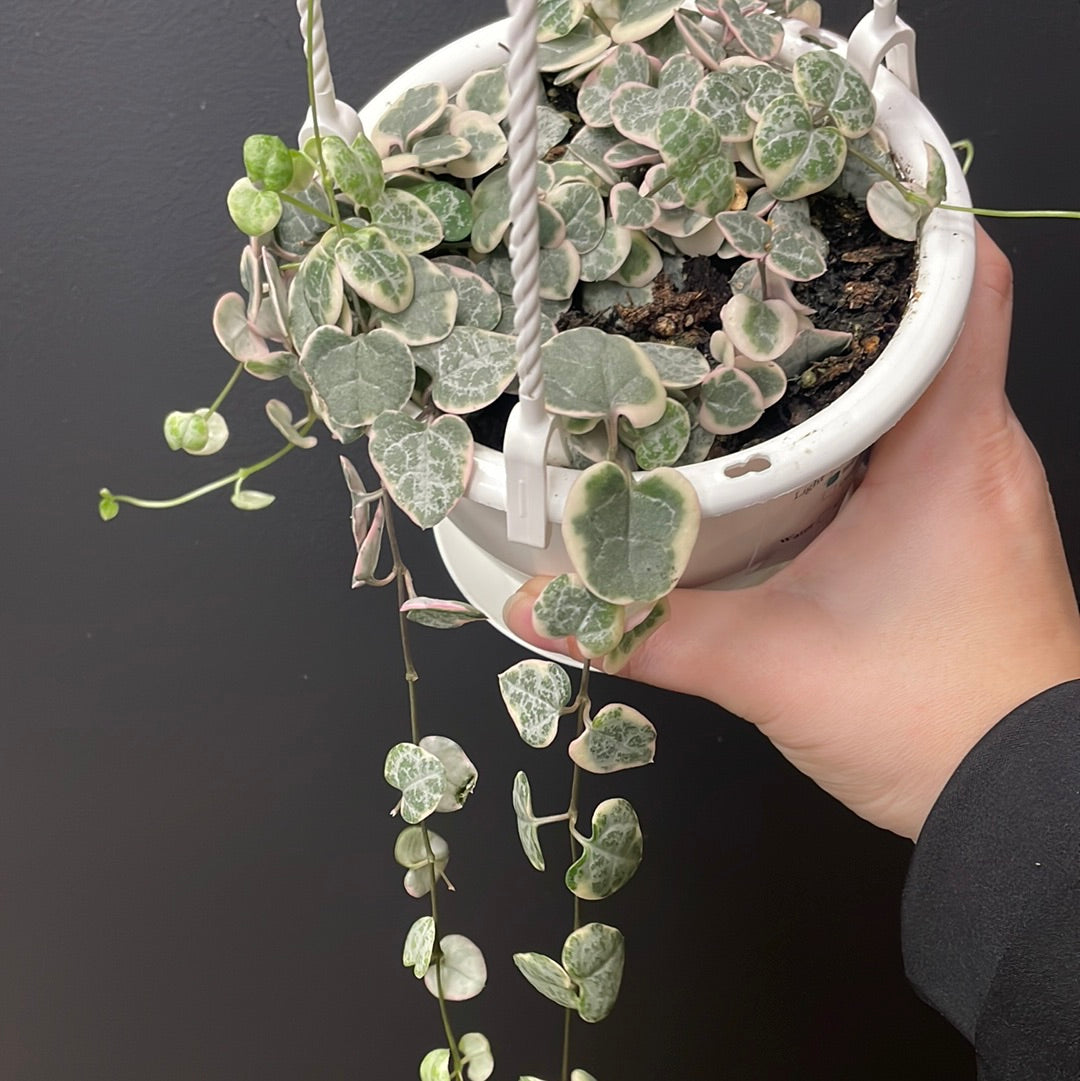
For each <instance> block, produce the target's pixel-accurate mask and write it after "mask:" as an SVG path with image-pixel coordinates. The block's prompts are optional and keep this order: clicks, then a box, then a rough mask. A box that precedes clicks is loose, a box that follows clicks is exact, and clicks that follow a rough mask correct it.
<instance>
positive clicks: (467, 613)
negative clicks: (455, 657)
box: [401, 597, 487, 631]
mask: <svg viewBox="0 0 1080 1081" xmlns="http://www.w3.org/2000/svg"><path fill="white" fill-rule="evenodd" d="M401 611H402V612H404V613H405V618H406V619H408V620H409V621H410V622H412V623H419V624H420V625H421V626H423V627H434V628H435V629H436V630H440V631H442V630H452V629H454V628H456V627H464V626H465V624H466V623H476V622H478V621H480V620H486V619H487V616H486V615H484V613H483V612H481V611H480V609H479V608H474V607H473V606H472V605H471V604H466V603H465V602H464V601H444V600H439V599H437V598H435V597H412V598H410V599H409V600H407V601H406V602H405V603H404V604H403V605H402V606H401Z"/></svg>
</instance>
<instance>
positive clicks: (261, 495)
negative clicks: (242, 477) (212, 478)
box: [229, 488, 277, 510]
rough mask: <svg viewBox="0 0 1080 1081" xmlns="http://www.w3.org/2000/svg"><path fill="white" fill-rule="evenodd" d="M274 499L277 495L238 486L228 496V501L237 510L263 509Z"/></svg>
mask: <svg viewBox="0 0 1080 1081" xmlns="http://www.w3.org/2000/svg"><path fill="white" fill-rule="evenodd" d="M275 499H277V496H275V495H271V494H270V493H269V492H257V491H255V490H254V489H253V488H238V489H236V490H235V491H234V492H233V494H232V495H231V496H229V502H230V503H232V505H233V506H234V507H235V508H236V509H237V510H263V509H265V508H266V507H269V506H270V504H271V503H273V502H274V500H275Z"/></svg>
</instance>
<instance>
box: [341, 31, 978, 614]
mask: <svg viewBox="0 0 1080 1081" xmlns="http://www.w3.org/2000/svg"><path fill="white" fill-rule="evenodd" d="M506 31H507V20H502V21H500V22H497V23H493V24H492V25H490V26H487V27H484V28H482V29H480V30H477V31H475V32H474V33H471V34H468V35H466V36H464V37H462V38H459V39H458V40H457V41H454V42H452V43H451V44H449V45H447V46H445V47H444V48H442V49H440V50H439V51H438V52H435V53H433V54H431V55H430V56H428V57H427V58H426V59H424V60H422V61H420V62H419V63H417V64H415V65H414V66H413V67H411V68H409V69H408V71H406V72H404V73H403V74H402V75H401V76H399V77H398V78H397V79H395V80H394V81H393V82H392V83H390V84H389V86H387V87H385V88H384V89H383V90H382V91H381V92H380V93H378V94H376V95H375V97H374V98H373V99H372V100H371V101H370V102H369V103H368V105H367V106H366V107H365V108H364V109H363V110H361V114H360V115H361V119H362V121H363V123H364V127H365V128H366V129H370V128H371V127H372V126H373V125H374V123H375V121H376V120H377V119H378V117H379V116H380V115H381V113H382V112H383V111H384V109H385V108H386V107H387V106H388V105H389V104H391V103H392V102H393V101H394V100H395V99H396V98H397V97H398V96H400V94H402V93H403V92H404V91H405V90H406V89H408V88H409V87H411V86H414V85H416V84H418V83H423V82H431V81H439V82H443V83H445V84H446V85H447V87H448V88H449V89H450V90H451V91H454V90H456V89H457V88H458V87H459V86H460V85H461V84H462V83H463V82H464V81H465V79H466V78H467V77H468V76H469V75H470V74H472V73H473V72H475V71H478V70H481V69H483V68H486V67H494V66H497V65H499V64H502V63H504V62H505V60H506V51H505V48H504V47H503V45H502V43H503V42H505V40H506ZM818 36H819V37H822V38H825V39H827V40H829V41H830V42H832V43H834V44H835V46H836V47H837V49H838V50H839V51H841V52H844V51H845V49H846V42H845V40H844V39H843V38H840V37H837V36H836V35H832V34H828V33H825V32H819V33H818ZM810 48H812V46H811V45H809V44H808V43H807V42H805V41H803V40H802V39H801V38H799V37H798V36H797V35H796V34H795V33H794V32H793V31H792V30H791V29H789V31H788V35H787V38H786V41H785V45H784V50H783V53H782V54H781V56H782V59H784V60H785V61H786V62H788V63H790V62H792V61H793V60H794V59H795V57H796V56H798V55H799V53H800V52H804V51H807V50H808V49H810ZM874 94H875V97H876V98H877V101H878V124H879V125H880V127H881V128H882V129H883V130H884V131H885V133H886V135H887V136H888V139H889V141H890V143H891V146H892V149H893V153H894V155H895V157H896V159H897V160H898V162H899V164H900V166H901V168H902V169H903V171H904V172H905V173H906V174H907V175H909V176H911V177H912V178H913V179H915V180H916V181H921V180H923V179H925V168H926V165H925V162H926V154H925V150H924V147H923V144H924V142H925V143H930V144H931V145H933V146H934V147H935V148H936V149H937V150H938V152H939V153H940V154H941V156H942V158H943V159H944V161H945V164H946V169H947V175H948V185H947V194H946V201H947V202H949V203H952V204H956V205H970V196H969V194H968V190H967V184H966V183H965V180H964V176H963V173H962V171H961V169H960V166H959V163H958V162H957V160H956V157H955V155H954V153H953V151H952V150H951V148H950V146H949V140H948V139H947V138H946V136H945V134H944V133H943V132H942V130H941V129H940V127H939V126H938V125H937V123H936V122H935V120H934V119H933V117H932V116H931V115H930V113H929V112H928V111H927V109H926V107H925V106H924V105H923V104H922V102H921V101H920V100H919V99H918V97H917V96H916V95H915V94H914V93H912V92H911V91H910V90H908V88H907V87H906V86H905V84H904V83H903V82H902V81H901V80H900V79H899V78H898V77H897V76H896V75H893V74H892V73H891V72H889V71H886V70H884V69H881V70H879V71H878V73H877V77H876V80H875V84H874ZM974 263H975V230H974V222H973V219H972V217H971V215H968V214H963V213H958V212H955V211H944V210H940V209H939V210H935V211H934V212H933V213H932V215H931V216H930V218H929V220H928V221H927V222H926V223H925V225H924V227H923V230H922V234H921V238H920V241H919V246H918V257H917V271H916V275H917V276H916V282H915V288H914V293H913V296H912V299H911V302H910V303H909V305H908V308H907V310H906V313H905V315H904V318H903V320H902V321H901V323H900V326H899V328H898V329H897V331H896V333H895V335H894V336H893V338H892V340H891V341H890V342H889V344H888V346H887V347H886V348H885V349H884V350H883V351H882V353H881V355H880V356H879V357H878V359H877V360H876V361H875V362H874V364H873V365H872V367H871V368H870V369H869V370H868V371H867V372H866V373H865V374H864V375H863V376H862V377H861V378H860V379H859V380H858V382H857V383H856V384H855V385H854V386H853V387H852V388H851V389H850V390H848V391H847V392H846V393H844V394H843V395H842V396H841V397H840V398H838V399H837V400H836V401H835V402H833V403H832V404H831V405H829V406H827V407H826V408H824V409H822V410H821V411H820V412H819V413H817V414H816V415H815V416H813V417H812V418H810V419H809V420H807V421H805V422H804V423H802V424H800V425H798V426H797V427H795V428H793V429H791V430H790V431H788V432H785V433H784V434H782V435H778V436H775V437H774V438H772V439H769V440H767V441H765V442H763V443H760V444H758V445H757V446H755V447H753V448H751V449H748V450H744V451H740V452H737V453H734V454H730V455H727V456H726V457H722V458H717V459H713V460H710V461H707V462H703V463H700V464H698V465H691V466H685V467H683V469H682V471H683V473H684V474H685V476H686V477H687V479H688V480H689V481H690V482H691V483H692V484H693V486H694V488H695V490H696V492H697V495H698V498H699V500H700V502H701V509H702V522H701V531H700V534H699V537H698V541H697V546H696V548H695V550H694V553H693V555H692V557H691V560H690V564H689V566H688V568H687V571H686V574H685V575H684V577H683V579H682V584H684V585H689V586H720V587H729V586H735V585H740V584H746V583H748V582H751V581H754V580H756V579H757V578H760V577H761V576H762V575H763V574H765V573H768V571H769V570H770V569H772V568H775V567H776V566H778V565H781V564H783V563H784V562H786V561H788V560H790V559H791V558H792V557H793V556H795V555H797V554H798V553H799V552H800V551H801V550H802V549H803V548H805V547H806V545H807V544H809V543H810V541H811V540H813V539H814V537H816V536H817V535H818V534H819V533H820V532H821V530H822V529H823V528H824V527H825V526H826V525H827V524H828V523H829V522H830V521H831V520H832V518H833V517H834V516H835V514H836V512H837V511H838V509H839V508H840V505H841V503H842V502H843V500H844V498H845V496H846V495H847V494H848V493H849V492H850V491H851V490H852V488H853V486H854V485H855V484H856V483H857V480H858V478H859V475H860V470H859V463H860V460H861V457H862V455H863V453H864V452H865V451H866V450H867V449H868V448H869V447H870V446H871V445H872V444H873V443H874V441H875V440H876V439H878V438H879V437H880V436H881V435H882V434H883V433H884V432H886V431H887V430H888V429H889V428H891V427H892V426H893V425H894V424H896V422H897V421H898V420H899V419H900V418H901V417H902V416H903V415H904V413H905V412H907V410H908V409H909V408H910V407H911V406H912V405H913V404H914V402H915V401H916V400H917V399H918V397H919V396H920V395H921V394H922V392H923V391H924V390H925V389H926V387H927V386H928V385H929V384H930V382H931V380H932V379H933V378H934V376H935V375H936V374H937V372H938V370H939V369H940V368H941V366H942V364H944V362H945V359H946V358H947V357H948V355H949V352H950V351H951V349H952V346H953V344H954V342H955V341H956V338H957V336H958V334H959V333H960V329H961V327H962V325H963V319H964V312H965V310H966V307H967V301H968V296H969V293H970V291H971V283H972V279H973V275H974ZM577 476H578V474H577V473H576V472H575V471H573V470H570V469H563V468H557V467H548V471H547V478H548V491H547V515H548V519H549V521H550V522H551V523H552V528H551V529H550V531H549V533H550V539H549V542H548V544H547V546H546V547H544V548H534V547H530V546H528V545H525V544H519V543H514V542H511V541H509V540H508V539H507V536H506V517H507V514H506V467H505V459H504V456H503V455H502V454H501V453H499V452H497V451H494V450H490V449H488V448H485V447H479V446H478V447H477V448H476V455H475V462H474V467H473V473H472V477H471V480H470V482H469V485H468V489H467V492H466V497H465V498H464V499H463V500H462V501H461V502H460V503H459V504H458V506H457V507H456V508H455V510H454V512H453V513H452V515H451V516H450V519H449V520H448V521H446V522H443V523H442V524H441V525H440V526H438V527H436V538H437V542H438V545H439V549H440V552H441V554H442V556H443V560H444V562H445V563H446V566H447V568H448V570H449V571H450V573H451V575H452V576H453V578H454V580H455V581H456V582H457V584H458V586H459V588H460V589H461V591H462V593H463V594H464V595H465V596H466V597H467V598H468V600H469V601H470V602H471V603H473V604H475V605H476V606H477V607H479V608H480V609H481V610H483V611H484V612H485V613H487V614H488V615H489V616H490V617H491V618H492V619H493V621H494V622H495V623H496V624H497V625H498V626H500V628H501V629H503V630H504V631H505V627H502V624H501V621H500V620H501V611H502V606H503V604H504V602H505V600H506V599H507V597H508V596H509V595H510V594H511V593H512V592H513V591H514V590H516V589H517V588H518V586H519V585H520V584H521V583H522V582H523V581H525V580H526V579H527V578H529V577H531V576H532V575H534V574H559V573H562V572H564V571H569V570H571V569H572V568H571V566H570V561H569V559H568V557H567V555H566V551H565V548H564V547H563V543H562V538H561V534H560V531H559V528H558V525H559V523H560V522H561V521H562V513H563V507H564V505H565V501H566V497H567V494H568V493H569V491H570V488H571V486H572V484H573V483H574V480H575V478H576V477H577Z"/></svg>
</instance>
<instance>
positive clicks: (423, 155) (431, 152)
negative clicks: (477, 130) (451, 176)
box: [383, 135, 472, 173]
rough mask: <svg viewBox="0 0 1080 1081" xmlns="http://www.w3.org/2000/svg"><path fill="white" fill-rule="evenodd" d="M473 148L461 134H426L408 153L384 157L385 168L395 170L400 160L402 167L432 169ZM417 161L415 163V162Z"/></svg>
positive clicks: (389, 170) (390, 170) (461, 156)
mask: <svg viewBox="0 0 1080 1081" xmlns="http://www.w3.org/2000/svg"><path fill="white" fill-rule="evenodd" d="M471 149H472V145H471V144H470V142H469V140H468V139H464V138H462V137H461V136H459V135H425V136H424V137H423V138H421V139H417V140H416V142H415V143H413V145H412V149H411V150H410V151H409V153H408V154H395V155H394V157H393V158H384V159H383V170H384V171H385V172H387V173H390V172H393V171H395V170H394V169H393V167H392V165H393V163H394V162H400V168H401V169H403V170H404V169H430V168H432V167H434V166H436V165H445V164H446V163H447V162H448V161H453V160H454V159H455V158H463V157H464V156H465V155H466V154H468V152H469V151H470V150H471ZM414 163H415V164H414Z"/></svg>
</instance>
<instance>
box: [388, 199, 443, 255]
mask: <svg viewBox="0 0 1080 1081" xmlns="http://www.w3.org/2000/svg"><path fill="white" fill-rule="evenodd" d="M371 223H372V225H374V226H376V227H377V228H379V229H381V230H382V231H383V232H384V233H385V234H386V235H387V236H388V237H389V238H390V239H391V240H392V241H393V242H394V243H395V244H396V245H397V246H398V247H399V248H400V249H401V250H402V251H403V252H404V253H405V254H406V255H419V254H420V252H422V251H427V250H428V249H429V248H434V247H435V245H436V244H438V243H439V242H440V241H441V240H442V239H443V227H442V222H441V221H440V220H439V217H438V215H437V214H436V213H435V212H434V211H433V210H432V209H431V208H430V207H429V206H428V205H427V203H425V202H424V201H423V200H422V199H419V198H417V197H416V196H415V195H412V194H411V193H409V192H407V191H402V190H401V189H400V188H387V189H386V190H385V191H384V192H383V193H382V195H380V196H379V198H378V199H377V200H376V202H375V205H374V206H373V207H372V208H371Z"/></svg>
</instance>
